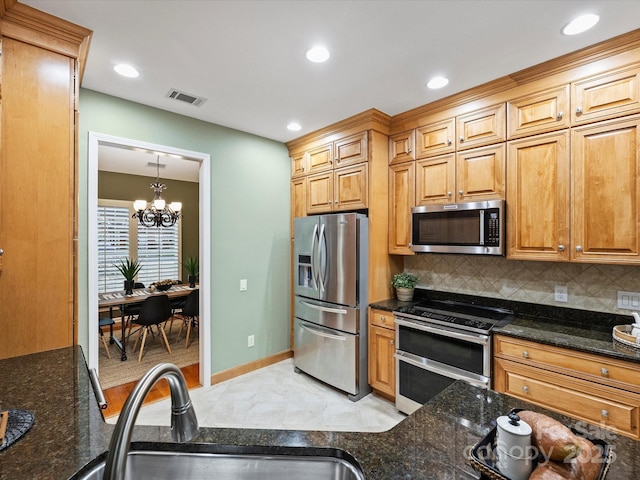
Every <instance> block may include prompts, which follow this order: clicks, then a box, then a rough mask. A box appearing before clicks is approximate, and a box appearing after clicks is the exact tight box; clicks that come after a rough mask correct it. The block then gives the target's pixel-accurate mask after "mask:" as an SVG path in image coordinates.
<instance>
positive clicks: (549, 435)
mask: <svg viewBox="0 0 640 480" xmlns="http://www.w3.org/2000/svg"><path fill="white" fill-rule="evenodd" d="M518 416H519V417H520V419H521V420H523V421H524V422H526V423H527V424H529V426H530V427H531V441H532V443H533V444H534V445H535V446H536V447H537V448H538V451H539V453H540V454H541V455H543V456H544V457H545V458H550V459H551V460H557V461H565V460H569V459H571V458H575V457H577V456H578V455H579V454H580V447H581V446H582V445H583V444H582V443H581V442H580V438H579V437H578V436H577V435H575V434H574V433H573V432H572V431H571V430H570V429H569V428H568V427H566V426H564V425H563V424H562V423H560V422H558V421H557V420H554V419H553V418H551V417H548V416H547V415H543V414H541V413H536V412H532V411H529V410H522V411H520V412H518Z"/></svg>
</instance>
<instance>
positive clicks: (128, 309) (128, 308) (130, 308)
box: [120, 282, 144, 338]
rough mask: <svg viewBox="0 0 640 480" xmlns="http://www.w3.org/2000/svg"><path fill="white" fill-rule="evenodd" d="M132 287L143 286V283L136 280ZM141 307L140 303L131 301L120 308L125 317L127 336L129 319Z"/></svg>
mask: <svg viewBox="0 0 640 480" xmlns="http://www.w3.org/2000/svg"><path fill="white" fill-rule="evenodd" d="M133 288H134V289H136V288H144V283H140V282H136V283H134V284H133ZM141 308H142V304H141V303H131V304H127V305H123V306H122V308H121V309H120V314H121V315H122V316H123V317H124V318H125V328H128V334H127V338H128V337H129V335H130V334H131V320H133V317H135V316H136V315H138V314H139V313H140V309H141Z"/></svg>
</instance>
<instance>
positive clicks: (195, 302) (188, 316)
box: [176, 290, 200, 348]
mask: <svg viewBox="0 0 640 480" xmlns="http://www.w3.org/2000/svg"><path fill="white" fill-rule="evenodd" d="M181 313H182V320H183V322H182V326H181V327H180V331H179V332H178V338H177V339H176V342H177V341H179V340H180V335H182V330H183V329H184V327H185V325H186V326H187V341H186V343H185V348H189V340H190V337H191V327H196V328H197V327H198V318H199V317H200V290H193V291H192V292H191V293H190V294H189V295H187V299H186V300H185V302H184V307H182V312H181Z"/></svg>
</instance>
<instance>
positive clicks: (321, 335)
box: [300, 323, 346, 342]
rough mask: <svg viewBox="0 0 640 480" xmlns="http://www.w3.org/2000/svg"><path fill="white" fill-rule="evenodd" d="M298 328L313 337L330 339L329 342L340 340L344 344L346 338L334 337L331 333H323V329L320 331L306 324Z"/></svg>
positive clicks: (301, 324)
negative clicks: (306, 331)
mask: <svg viewBox="0 0 640 480" xmlns="http://www.w3.org/2000/svg"><path fill="white" fill-rule="evenodd" d="M300 328H302V329H303V330H308V331H309V332H311V333H312V334H313V335H318V336H320V337H325V338H330V339H331V340H340V341H342V342H344V341H345V340H346V337H343V336H342V335H335V334H333V333H327V332H326V331H324V329H320V328H317V327H310V326H309V325H307V324H306V323H300Z"/></svg>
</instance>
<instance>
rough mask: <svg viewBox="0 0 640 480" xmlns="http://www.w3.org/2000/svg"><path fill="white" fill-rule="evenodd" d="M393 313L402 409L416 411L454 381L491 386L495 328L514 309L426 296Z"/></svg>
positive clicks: (398, 400) (506, 320) (398, 397)
mask: <svg viewBox="0 0 640 480" xmlns="http://www.w3.org/2000/svg"><path fill="white" fill-rule="evenodd" d="M393 313H394V317H395V324H396V353H395V358H396V408H397V409H398V410H400V411H401V412H404V413H407V414H410V413H413V412H414V411H415V410H417V409H418V408H419V407H421V406H422V405H423V404H425V403H426V402H428V401H429V400H430V399H432V398H433V397H434V396H436V395H437V394H438V393H440V392H441V391H442V390H444V389H445V388H447V387H448V386H449V385H451V384H452V383H453V382H455V381H456V380H464V381H466V382H469V383H471V384H473V385H476V386H479V387H483V388H489V387H491V331H492V329H493V328H494V327H496V326H502V325H505V324H507V323H509V322H510V321H511V320H512V319H513V317H514V312H513V311H511V310H507V309H502V308H495V307H486V306H479V305H473V304H470V303H463V302H457V301H450V300H435V299H431V300H429V299H424V300H421V301H419V302H417V303H416V304H415V305H412V306H410V307H402V308H399V309H398V310H396V311H394V312H393Z"/></svg>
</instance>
